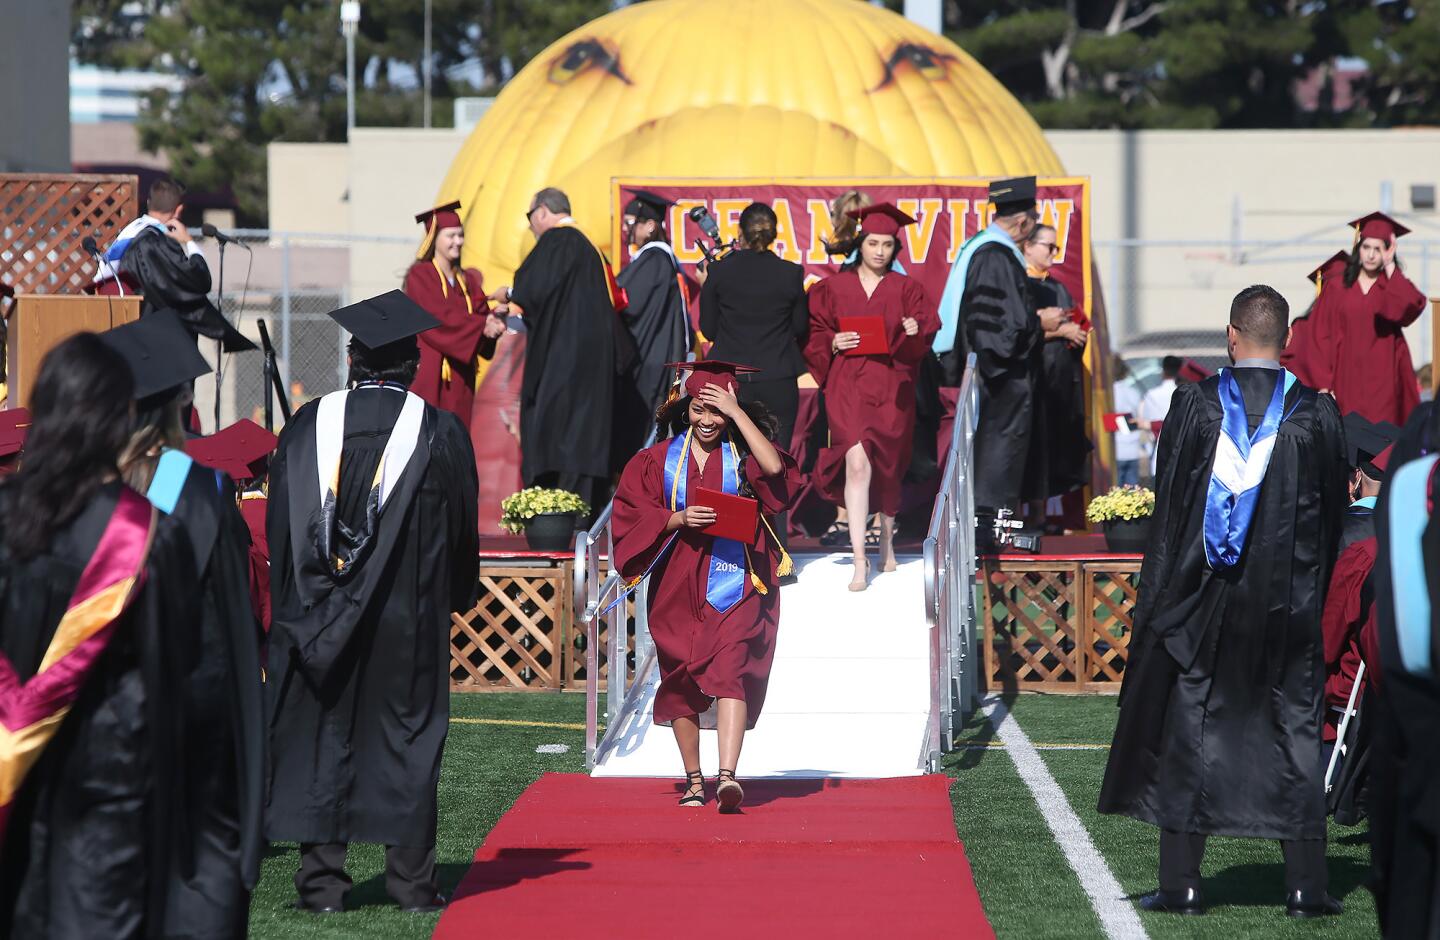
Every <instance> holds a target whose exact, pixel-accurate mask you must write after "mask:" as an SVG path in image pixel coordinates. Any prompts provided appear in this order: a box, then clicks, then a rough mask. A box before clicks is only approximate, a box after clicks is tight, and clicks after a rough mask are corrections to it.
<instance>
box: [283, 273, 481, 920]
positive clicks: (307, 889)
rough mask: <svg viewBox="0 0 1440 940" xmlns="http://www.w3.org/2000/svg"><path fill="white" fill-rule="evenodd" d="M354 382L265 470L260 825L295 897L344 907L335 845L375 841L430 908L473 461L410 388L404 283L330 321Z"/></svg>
mask: <svg viewBox="0 0 1440 940" xmlns="http://www.w3.org/2000/svg"><path fill="white" fill-rule="evenodd" d="M331 316H332V317H334V318H335V319H336V320H337V321H338V322H339V323H340V325H341V326H343V327H344V328H345V329H347V330H348V331H350V333H351V334H352V335H353V336H354V339H353V340H352V341H351V345H350V370H351V371H350V379H351V386H352V387H351V388H350V389H349V390H342V391H339V392H334V393H331V394H330V395H326V396H324V397H323V398H320V399H318V400H316V401H312V402H310V403H308V404H306V405H305V406H304V407H303V408H301V409H300V410H299V411H297V412H296V413H295V417H294V419H293V420H292V421H291V422H290V423H289V424H288V425H286V427H285V430H284V432H283V433H282V434H281V435H280V443H279V447H278V449H277V452H276V456H275V460H274V464H273V465H272V468H271V471H270V481H271V482H270V503H269V507H268V519H267V525H266V528H267V530H268V533H269V542H270V564H271V568H270V577H271V598H272V617H273V622H272V625H271V628H270V652H269V672H270V676H269V681H268V683H267V687H268V690H269V695H268V697H269V711H270V716H271V718H270V722H271V723H270V728H271V738H270V747H271V769H270V780H269V788H268V797H267V800H268V803H267V813H266V835H267V836H268V837H269V838H270V839H271V840H272V841H295V842H299V843H300V870H299V872H298V873H297V874H296V876H295V887H296V890H297V891H298V892H299V895H300V898H299V901H298V902H297V904H296V906H297V907H298V908H300V909H301V910H307V911H311V912H315V913H323V912H330V911H338V910H342V909H343V908H344V902H345V894H346V892H347V891H348V890H349V888H350V884H351V882H350V879H349V877H348V876H347V875H346V874H345V853H346V844H347V843H349V842H380V843H384V844H385V846H386V853H385V858H386V890H387V891H388V892H389V894H390V896H391V898H393V899H394V900H395V901H396V902H397V903H398V904H399V905H400V906H401V908H403V909H405V910H407V911H417V912H418V911H432V910H437V909H439V908H440V907H441V906H443V904H444V898H443V897H441V896H440V894H439V891H438V887H437V885H436V881H435V831H436V824H437V819H436V788H437V786H438V783H439V779H440V755H441V751H442V750H443V748H444V745H445V735H446V731H447V724H448V721H449V715H450V698H449V696H450V685H449V679H450V644H449V638H450V614H451V612H452V611H463V610H468V609H469V608H470V607H471V606H472V605H473V604H474V599H475V588H476V578H477V574H478V572H477V566H478V560H477V554H476V552H477V544H476V532H475V512H476V509H475V492H476V478H475V457H474V453H473V451H472V450H471V446H470V436H469V435H468V434H467V433H466V431H465V428H464V426H463V425H461V423H460V420H459V419H458V418H457V417H455V415H453V414H451V413H449V412H447V411H441V410H437V409H436V408H434V407H432V406H430V405H427V404H425V403H424V402H423V401H422V400H421V399H420V398H419V397H417V396H416V395H414V394H412V393H411V392H410V391H409V390H408V389H407V387H406V386H407V384H408V383H409V382H410V381H411V380H412V379H413V378H414V376H415V370H416V369H417V368H418V366H419V361H420V348H419V345H418V343H417V341H416V339H415V334H417V333H419V332H421V331H423V330H427V329H431V328H433V327H434V326H435V325H436V324H437V322H438V321H436V320H435V318H434V317H432V316H431V315H430V314H428V313H426V312H425V311H424V310H423V309H421V308H420V307H419V306H418V305H416V304H415V303H414V301H412V300H410V299H409V298H408V297H406V296H405V295H404V294H403V293H402V292H400V291H391V292H390V293H388V294H384V295H382V296H380V297H375V298H371V299H370V300H366V301H361V302H360V303H358V304H355V305H353V306H350V307H346V308H344V309H342V310H337V311H335V312H334V313H332V314H331Z"/></svg>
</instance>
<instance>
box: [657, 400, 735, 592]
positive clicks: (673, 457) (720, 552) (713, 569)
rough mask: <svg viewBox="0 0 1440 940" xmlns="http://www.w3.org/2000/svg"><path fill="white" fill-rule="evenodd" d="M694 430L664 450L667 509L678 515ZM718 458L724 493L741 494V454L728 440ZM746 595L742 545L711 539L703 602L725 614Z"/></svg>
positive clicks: (687, 473) (727, 540)
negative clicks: (668, 496) (667, 497)
mask: <svg viewBox="0 0 1440 940" xmlns="http://www.w3.org/2000/svg"><path fill="white" fill-rule="evenodd" d="M693 434H694V430H693V429H691V430H687V431H686V432H685V436H684V437H675V438H671V439H670V446H669V448H668V449H667V450H666V451H665V492H667V493H669V494H670V509H671V510H672V511H674V512H681V511H683V510H684V509H685V505H686V490H687V489H688V488H689V484H690V479H689V477H690V473H689V469H690V438H691V436H692V435H693ZM720 459H721V461H723V464H722V468H723V477H724V481H723V483H722V484H721V485H722V488H723V491H724V492H725V493H727V494H729V495H731V496H738V495H740V455H739V453H738V452H737V451H736V450H735V445H734V443H732V442H731V441H730V440H729V439H727V440H726V441H725V443H724V444H722V445H720ZM744 593H745V546H744V545H743V544H741V543H740V542H737V541H735V540H734V539H722V538H713V539H711V546H710V576H709V579H708V582H707V584H706V585H705V600H706V601H707V602H708V603H709V604H710V606H711V607H714V608H715V609H716V610H718V611H720V612H721V613H724V612H725V611H727V610H729V609H730V608H731V607H734V606H735V605H736V604H738V603H739V602H740V598H741V596H742V595H743V594H744Z"/></svg>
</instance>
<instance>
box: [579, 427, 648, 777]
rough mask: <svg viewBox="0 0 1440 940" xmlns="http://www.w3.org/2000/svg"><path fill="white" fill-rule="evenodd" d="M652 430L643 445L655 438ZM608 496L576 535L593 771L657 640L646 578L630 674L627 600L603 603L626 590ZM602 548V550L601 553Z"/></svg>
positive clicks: (588, 762) (631, 703) (588, 754)
mask: <svg viewBox="0 0 1440 940" xmlns="http://www.w3.org/2000/svg"><path fill="white" fill-rule="evenodd" d="M657 434H658V432H657V431H651V432H650V436H649V438H647V439H646V441H645V446H646V447H649V446H650V445H652V444H654V443H655V441H656V439H657ZM614 508H615V503H614V501H613V500H612V501H611V502H610V503H608V504H607V505H606V506H605V508H604V509H603V510H602V511H601V512H600V515H599V516H597V517H596V519H595V523H594V524H593V525H592V526H590V528H589V530H588V531H585V532H581V533H579V534H578V535H576V536H575V607H574V609H575V610H577V611H580V616H579V618H578V619H579V627H580V630H581V631H582V635H583V636H584V637H585V769H586V770H593V769H594V767H595V758H596V755H597V754H601V753H604V752H605V749H606V748H607V747H608V746H609V745H610V742H611V741H612V740H613V738H614V737H615V736H616V735H617V734H618V733H619V730H620V728H621V726H622V725H623V724H624V721H623V720H622V716H624V715H625V714H627V712H628V710H630V709H632V708H634V707H636V706H637V704H638V702H639V698H640V697H639V695H638V694H637V693H638V690H639V689H640V688H641V687H642V686H643V685H644V683H645V679H646V677H647V676H648V675H649V673H650V671H651V670H652V669H654V668H655V644H654V643H653V642H652V641H651V639H650V605H649V604H648V603H647V597H648V594H649V590H650V578H649V576H646V578H645V579H644V580H643V581H641V582H640V584H639V586H638V587H637V588H636V589H635V595H634V597H635V675H634V677H633V678H632V677H631V676H630V670H629V668H628V667H627V663H626V658H627V654H628V653H629V650H630V616H629V611H628V609H627V605H626V604H625V602H623V601H622V602H621V603H619V604H616V605H615V608H614V609H613V610H611V611H609V612H608V613H607V612H606V610H605V608H607V607H608V606H610V604H611V602H612V601H613V600H614V599H615V598H616V597H618V596H619V595H620V594H621V593H622V592H623V591H624V589H625V580H624V579H623V578H622V577H621V576H620V572H619V571H618V570H617V569H616V567H615V533H614V530H613V529H612V527H611V524H610V521H611V516H612V515H613V513H614ZM602 548H603V552H602ZM602 558H604V559H605V560H606V561H608V562H609V563H610V574H609V575H608V576H607V577H606V578H605V580H604V581H601V580H600V577H599V575H600V561H601V559H602ZM607 624H608V626H609V630H608V631H607V636H606V639H607V643H606V650H605V657H606V662H607V663H608V664H609V667H610V676H609V680H608V681H607V682H606V684H605V720H606V730H605V737H604V739H603V740H602V739H601V737H600V631H601V628H602V627H603V626H606V625H607Z"/></svg>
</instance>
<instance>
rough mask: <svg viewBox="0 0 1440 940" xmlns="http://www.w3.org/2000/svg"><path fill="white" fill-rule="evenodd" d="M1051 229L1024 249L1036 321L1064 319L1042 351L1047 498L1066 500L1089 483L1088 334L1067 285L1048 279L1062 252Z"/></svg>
mask: <svg viewBox="0 0 1440 940" xmlns="http://www.w3.org/2000/svg"><path fill="white" fill-rule="evenodd" d="M1056 238H1057V234H1056V231H1055V227H1054V226H1053V225H1037V226H1035V231H1033V232H1031V233H1030V237H1029V238H1027V239H1026V240H1025V244H1024V245H1022V246H1021V249H1022V251H1023V253H1024V255H1025V264H1026V268H1027V271H1026V273H1027V274H1029V276H1030V294H1031V300H1032V302H1033V303H1034V304H1035V311H1036V316H1040V317H1043V318H1045V319H1049V318H1053V317H1057V316H1058V317H1060V318H1061V322H1060V325H1059V326H1058V327H1056V328H1055V329H1053V330H1046V331H1045V338H1044V344H1043V345H1042V346H1041V362H1042V364H1043V372H1042V375H1043V382H1042V388H1043V397H1044V399H1045V424H1046V432H1047V434H1046V448H1045V450H1046V456H1047V460H1046V463H1047V464H1048V465H1049V472H1050V478H1049V481H1048V482H1049V486H1048V488H1047V491H1046V492H1047V495H1049V496H1062V495H1064V494H1065V493H1069V492H1072V491H1074V490H1078V489H1080V488H1082V487H1084V486H1086V485H1087V484H1089V482H1090V451H1092V450H1093V449H1094V448H1093V447H1092V446H1091V444H1090V438H1088V437H1086V435H1085V343H1086V341H1087V340H1088V339H1089V333H1088V331H1087V330H1086V328H1085V327H1083V326H1081V325H1080V323H1078V322H1076V321H1075V320H1073V319H1072V318H1071V312H1072V311H1077V310H1078V308H1079V305H1078V304H1076V303H1075V298H1073V297H1071V296H1070V291H1069V290H1068V289H1067V288H1066V287H1065V285H1064V284H1062V283H1060V282H1059V281H1057V280H1055V278H1053V277H1051V276H1050V268H1051V266H1052V265H1054V263H1055V254H1056V252H1057V251H1059V245H1058V243H1057V242H1056Z"/></svg>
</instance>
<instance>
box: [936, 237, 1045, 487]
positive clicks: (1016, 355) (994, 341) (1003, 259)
mask: <svg viewBox="0 0 1440 940" xmlns="http://www.w3.org/2000/svg"><path fill="white" fill-rule="evenodd" d="M960 325H961V330H960V331H959V333H960V334H963V336H964V338H965V344H964V348H958V347H957V350H956V356H957V357H958V360H959V361H960V362H964V360H965V354H966V352H967V351H968V352H974V353H975V354H976V372H977V373H978V378H979V380H980V424H979V427H978V428H977V429H976V432H975V505H976V506H979V507H984V508H986V509H999V508H1001V507H1005V506H1010V507H1013V506H1015V505H1016V504H1018V503H1019V502H1020V501H1022V500H1033V499H1044V498H1045V497H1046V496H1048V495H1049V492H1048V490H1049V472H1048V469H1047V465H1046V451H1047V444H1046V439H1045V428H1046V424H1045V409H1044V406H1045V403H1044V400H1043V397H1042V391H1043V383H1044V362H1043V352H1042V347H1043V346H1044V339H1045V333H1044V331H1043V330H1042V329H1041V327H1040V319H1039V318H1038V317H1037V316H1035V304H1034V300H1033V298H1032V297H1031V296H1030V285H1029V278H1028V277H1027V276H1026V274H1025V268H1024V266H1023V265H1021V264H1020V260H1019V259H1018V258H1016V257H1015V253H1014V252H1013V251H1011V250H1010V249H1009V248H1007V247H1005V246H1004V245H1000V244H990V245H984V246H982V247H981V248H979V249H977V250H976V252H975V254H974V256H972V257H971V259H970V269H969V270H968V271H967V272H966V275H965V294H964V296H963V297H961V299H960Z"/></svg>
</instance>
